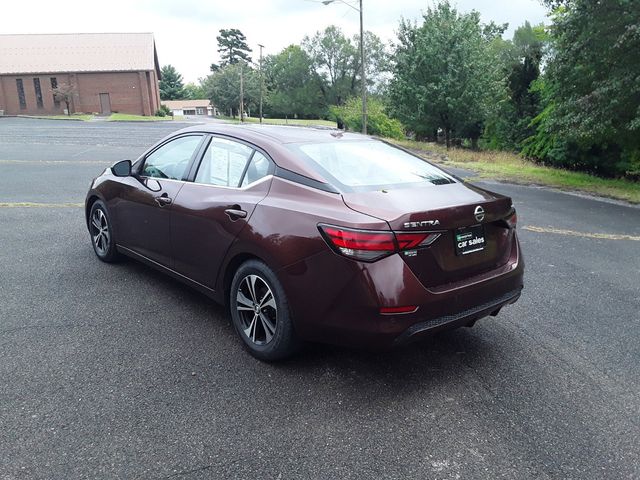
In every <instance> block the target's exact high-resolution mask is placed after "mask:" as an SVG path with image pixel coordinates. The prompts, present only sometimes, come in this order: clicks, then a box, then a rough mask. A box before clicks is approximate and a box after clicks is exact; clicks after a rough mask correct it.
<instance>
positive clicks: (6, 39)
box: [0, 33, 160, 115]
mask: <svg viewBox="0 0 640 480" xmlns="http://www.w3.org/2000/svg"><path fill="white" fill-rule="evenodd" d="M159 79H160V68H159V65H158V55H157V53H156V47H155V42H154V39H153V34H151V33H79V34H44V35H0V111H2V110H4V114H5V115H34V114H39V115H47V114H61V113H63V112H64V108H66V107H65V104H64V102H58V101H57V100H56V99H55V98H54V96H53V93H52V90H53V89H54V88H56V87H58V86H62V85H63V84H64V85H68V86H70V87H71V90H72V92H73V99H72V101H71V105H70V110H71V112H72V113H80V112H83V113H102V114H109V113H112V112H120V113H132V114H137V115H153V114H155V112H156V111H157V110H158V107H159V106H160V93H159V88H158V81H159Z"/></svg>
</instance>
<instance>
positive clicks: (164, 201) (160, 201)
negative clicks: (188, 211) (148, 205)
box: [155, 193, 171, 207]
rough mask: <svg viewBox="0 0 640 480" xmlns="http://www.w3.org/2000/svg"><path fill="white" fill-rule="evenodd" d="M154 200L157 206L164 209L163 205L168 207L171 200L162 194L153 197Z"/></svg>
mask: <svg viewBox="0 0 640 480" xmlns="http://www.w3.org/2000/svg"><path fill="white" fill-rule="evenodd" d="M155 199H156V202H158V205H160V206H161V207H164V206H165V205H169V204H170V203H171V198H169V195H167V194H166V193H163V194H162V195H160V196H159V197H155Z"/></svg>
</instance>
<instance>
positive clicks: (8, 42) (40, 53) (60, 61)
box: [0, 33, 160, 77]
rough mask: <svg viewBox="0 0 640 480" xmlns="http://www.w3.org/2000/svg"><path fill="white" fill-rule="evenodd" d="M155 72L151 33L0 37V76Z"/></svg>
mask: <svg viewBox="0 0 640 480" xmlns="http://www.w3.org/2000/svg"><path fill="white" fill-rule="evenodd" d="M149 70H155V71H156V72H157V74H158V77H159V75H160V68H159V65H158V56H157V53H156V46H155V41H154V39H153V34H152V33H66V34H65V33H63V34H42V35H40V34H37V35H0V75H1V74H18V73H57V72H60V73H61V72H122V71H149Z"/></svg>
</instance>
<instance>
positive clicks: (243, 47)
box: [211, 28, 251, 72]
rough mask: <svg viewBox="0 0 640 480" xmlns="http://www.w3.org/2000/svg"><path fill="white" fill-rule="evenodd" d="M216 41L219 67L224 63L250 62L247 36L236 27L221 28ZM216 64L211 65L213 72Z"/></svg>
mask: <svg viewBox="0 0 640 480" xmlns="http://www.w3.org/2000/svg"><path fill="white" fill-rule="evenodd" d="M216 40H217V41H218V53H219V54H220V57H221V58H222V62H221V63H220V67H224V66H225V65H233V64H236V63H238V62H239V61H245V62H247V63H250V62H251V57H250V56H249V52H251V49H250V48H249V46H248V45H247V38H246V37H245V36H244V34H243V33H242V32H241V31H240V30H238V29H237V28H228V29H225V28H223V29H221V30H220V35H218V36H217V37H216ZM216 67H217V65H215V64H212V65H211V71H212V72H215V70H214V68H216Z"/></svg>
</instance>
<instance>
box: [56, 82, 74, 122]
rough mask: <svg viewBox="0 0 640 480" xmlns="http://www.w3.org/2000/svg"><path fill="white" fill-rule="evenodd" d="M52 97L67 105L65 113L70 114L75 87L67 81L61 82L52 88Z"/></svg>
mask: <svg viewBox="0 0 640 480" xmlns="http://www.w3.org/2000/svg"><path fill="white" fill-rule="evenodd" d="M52 93H53V98H55V99H56V101H58V102H62V103H64V104H65V106H66V107H67V115H69V116H70V115H71V103H72V102H73V97H74V95H75V94H76V89H75V87H74V86H73V85H69V84H67V83H61V84H59V85H58V86H57V87H56V88H54V89H53V90H52Z"/></svg>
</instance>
